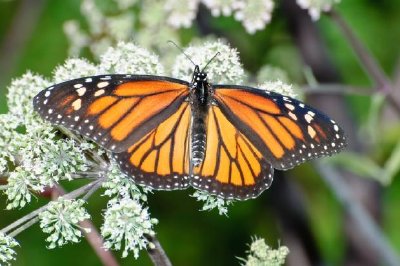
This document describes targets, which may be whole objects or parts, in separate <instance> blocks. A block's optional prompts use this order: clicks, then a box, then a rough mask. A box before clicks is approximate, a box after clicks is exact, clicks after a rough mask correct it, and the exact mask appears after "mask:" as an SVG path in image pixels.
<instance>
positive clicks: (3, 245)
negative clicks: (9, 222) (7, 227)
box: [0, 232, 19, 265]
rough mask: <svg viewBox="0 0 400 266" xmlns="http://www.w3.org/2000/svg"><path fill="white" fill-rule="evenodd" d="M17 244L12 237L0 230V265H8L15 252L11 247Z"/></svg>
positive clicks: (13, 258)
mask: <svg viewBox="0 0 400 266" xmlns="http://www.w3.org/2000/svg"><path fill="white" fill-rule="evenodd" d="M17 246H19V244H18V242H17V241H15V239H14V238H12V237H10V236H7V235H5V234H3V233H1V232H0V265H10V261H12V260H15V255H16V254H17V253H16V252H15V251H14V250H13V248H15V247H17Z"/></svg>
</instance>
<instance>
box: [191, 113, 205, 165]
mask: <svg viewBox="0 0 400 266" xmlns="http://www.w3.org/2000/svg"><path fill="white" fill-rule="evenodd" d="M194 114H195V115H194V117H193V124H192V125H193V127H192V163H193V165H194V166H199V165H200V164H201V163H202V162H203V160H204V154H205V149H206V140H207V139H206V128H205V121H204V118H205V117H204V116H203V115H202V112H195V113H194Z"/></svg>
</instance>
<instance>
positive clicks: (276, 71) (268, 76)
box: [257, 65, 289, 83]
mask: <svg viewBox="0 0 400 266" xmlns="http://www.w3.org/2000/svg"><path fill="white" fill-rule="evenodd" d="M277 80H280V81H282V82H286V83H288V82H289V76H288V73H287V72H286V71H285V70H283V69H282V68H279V67H275V66H271V65H265V66H263V67H262V68H261V69H260V70H259V71H258V73H257V81H258V83H264V82H267V81H277Z"/></svg>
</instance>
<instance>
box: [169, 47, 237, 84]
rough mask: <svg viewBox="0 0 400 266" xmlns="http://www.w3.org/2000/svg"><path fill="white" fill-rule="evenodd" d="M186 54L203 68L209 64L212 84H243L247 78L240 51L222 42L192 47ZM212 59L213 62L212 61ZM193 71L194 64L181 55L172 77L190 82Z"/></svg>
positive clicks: (178, 57) (174, 66)
mask: <svg viewBox="0 0 400 266" xmlns="http://www.w3.org/2000/svg"><path fill="white" fill-rule="evenodd" d="M184 52H185V54H186V55H188V56H189V57H190V58H191V59H192V61H193V62H195V63H196V64H197V65H199V66H200V67H202V68H204V67H205V66H206V64H207V63H209V64H208V65H207V68H206V72H207V78H208V80H209V81H210V82H213V83H220V84H241V83H242V82H243V79H244V78H245V75H244V70H243V68H242V64H241V63H240V59H239V53H238V51H237V50H236V49H235V48H232V47H230V46H229V45H228V44H226V43H225V42H223V41H221V40H218V41H215V42H206V43H203V44H201V45H192V46H189V47H188V48H186V49H185V51H184ZM217 53H218V54H217ZM214 56H215V57H214ZM213 57H214V58H213ZM211 59H212V61H210V60H211ZM193 70H194V65H193V63H192V62H190V61H189V60H188V59H187V58H186V56H185V55H184V54H180V55H178V56H177V57H176V60H175V63H174V65H173V67H172V76H173V77H175V78H179V79H183V80H190V79H191V77H192V75H193Z"/></svg>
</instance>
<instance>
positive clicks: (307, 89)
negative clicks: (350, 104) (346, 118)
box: [301, 84, 373, 96]
mask: <svg viewBox="0 0 400 266" xmlns="http://www.w3.org/2000/svg"><path fill="white" fill-rule="evenodd" d="M301 91H302V92H304V93H306V94H338V95H344V94H346V95H358V96H371V95H372V94H373V93H372V92H371V90H370V89H366V88H356V87H352V86H346V85H343V84H317V85H313V86H303V87H301Z"/></svg>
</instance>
